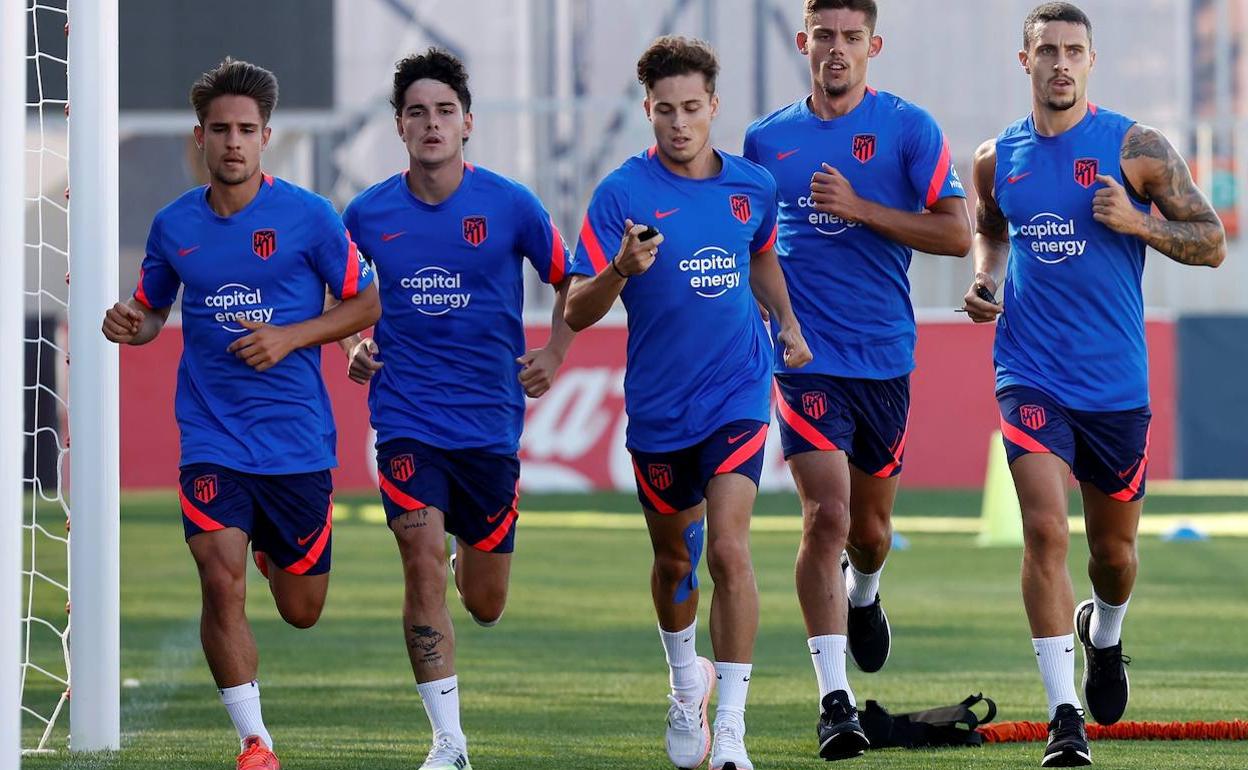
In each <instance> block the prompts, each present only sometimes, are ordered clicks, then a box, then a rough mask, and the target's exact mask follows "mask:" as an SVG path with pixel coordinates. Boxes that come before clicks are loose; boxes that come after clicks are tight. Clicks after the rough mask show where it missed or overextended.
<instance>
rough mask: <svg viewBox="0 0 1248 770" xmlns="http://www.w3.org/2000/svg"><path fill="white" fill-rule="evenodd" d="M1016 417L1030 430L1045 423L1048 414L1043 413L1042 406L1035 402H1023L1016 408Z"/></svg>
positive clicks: (1038, 427) (1039, 427)
mask: <svg viewBox="0 0 1248 770" xmlns="http://www.w3.org/2000/svg"><path fill="white" fill-rule="evenodd" d="M1018 419H1019V420H1021V421H1022V423H1023V425H1026V426H1027V427H1028V428H1031V429H1032V430H1040V429H1041V428H1043V427H1044V425H1045V423H1047V422H1048V421H1049V420H1048V416H1047V415H1046V414H1045V413H1044V407H1042V406H1036V405H1035V404H1024V405H1023V406H1020V407H1019V408H1018Z"/></svg>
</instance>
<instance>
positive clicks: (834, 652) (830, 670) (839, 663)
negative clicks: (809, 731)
mask: <svg viewBox="0 0 1248 770" xmlns="http://www.w3.org/2000/svg"><path fill="white" fill-rule="evenodd" d="M845 643H846V639H845V636H844V635H843V634H829V635H827V636H812V637H810V638H809V639H807V640H806V646H807V647H808V648H809V649H810V662H811V663H813V664H814V666H815V679H817V680H818V681H819V705H820V707H822V706H823V696H825V695H827V694H828V693H830V692H836V691H837V690H844V691H845V694H846V695H848V696H849V705H851V706H857V705H858V701H857V700H856V699H855V698H854V691H853V690H851V689H850V688H849V677H847V676H846V675H845Z"/></svg>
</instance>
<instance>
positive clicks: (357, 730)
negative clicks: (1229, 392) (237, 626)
mask: <svg viewBox="0 0 1248 770" xmlns="http://www.w3.org/2000/svg"><path fill="white" fill-rule="evenodd" d="M374 502H375V500H372V499H356V500H350V499H347V500H340V501H339V503H338V511H339V517H338V521H337V523H336V526H335V528H334V535H335V542H334V573H333V575H334V576H333V579H332V583H331V588H330V596H329V603H328V605H327V606H326V609H325V614H324V616H323V618H322V620H321V623H320V624H319V625H318V626H317V627H316V628H314V629H312V630H311V631H297V630H295V629H292V628H289V627H287V626H286V625H284V624H283V623H282V622H281V621H280V619H279V618H278V617H277V613H276V611H275V610H274V608H273V606H272V602H271V600H270V598H269V596H268V594H267V590H266V588H265V586H264V584H263V583H262V581H261V579H260V577H259V575H258V574H256V573H255V572H254V571H253V572H252V574H251V577H250V583H249V589H250V591H249V594H250V596H249V605H248V608H249V615H250V617H251V620H252V624H253V626H254V628H255V632H256V636H257V638H258V641H259V644H260V651H261V671H260V679H261V683H262V687H263V692H264V713H265V718H266V721H267V723H268V725H269V727H270V730H271V731H272V733H273V735H274V740H275V743H276V744H277V745H276V749H277V751H278V754H279V756H280V757H281V758H282V762H283V766H284V767H286V768H289V769H290V770H361V769H368V770H400V769H402V770H414V769H415V768H416V767H418V766H419V764H420V761H421V760H422V759H423V757H424V754H425V752H426V750H427V749H428V741H429V728H428V724H427V722H426V720H425V716H424V712H423V710H422V708H421V705H420V702H419V700H418V698H417V696H416V691H415V686H414V684H413V681H412V676H411V671H410V669H409V667H408V662H407V658H406V654H405V651H404V648H403V642H402V637H401V629H400V622H399V615H398V613H399V606H400V597H401V595H402V585H401V578H400V569H399V563H398V559H397V551H396V548H395V546H394V543H393V538H392V536H391V535H390V534H389V532H388V531H387V530H386V529H385V528H384V526H382V525H380V524H376V523H370V522H367V521H363V520H361V518H360V517H361V515H362V513H363V510H364V505H365V504H371V503H374ZM1246 503H1248V500H1245V499H1243V498H1238V499H1200V498H1162V497H1154V498H1150V502H1149V504H1148V505H1147V506H1146V510H1148V511H1152V512H1179V511H1190V512H1198V511H1200V510H1210V511H1228V510H1244V509H1245V508H1248V505H1246ZM634 506H635V500H634V499H633V498H632V497H631V496H629V495H592V496H570V497H548V496H538V495H530V496H528V497H527V498H525V499H524V500H523V501H522V515H521V519H520V527H521V528H520V531H519V534H518V540H517V544H518V550H517V554H516V558H515V566H514V571H513V578H512V588H511V598H510V603H509V605H508V609H507V613H506V615H505V617H504V618H503V622H502V623H501V624H500V625H499V626H498V627H497V628H493V629H482V628H478V627H477V626H475V625H474V624H473V623H472V622H471V621H470V620H469V619H468V618H467V616H466V614H465V613H464V611H463V609H462V607H460V606H459V605H458V602H457V601H456V600H455V597H454V594H453V591H452V594H451V596H450V598H449V601H450V602H451V606H452V614H453V617H454V619H455V623H456V633H457V636H458V649H457V659H458V665H457V668H458V671H459V675H460V684H461V687H462V692H463V698H462V703H463V721H464V727H465V730H466V732H467V734H468V737H469V741H470V744H469V748H470V753H471V758H472V761H473V766H474V767H476V768H478V770H488V769H489V768H507V770H538V769H539V768H540V769H542V770H548V769H551V770H553V769H558V770H615V769H618V770H625V769H627V770H637V769H638V768H656V769H662V768H669V767H670V765H669V764H668V762H667V759H666V756H665V754H664V751H663V739H662V734H663V724H664V716H665V713H666V701H665V698H664V695H665V694H666V691H667V674H666V667H665V665H664V662H663V653H662V648H661V647H660V645H659V642H658V636H657V634H656V632H655V620H654V614H653V609H652V607H651V605H650V600H649V591H648V568H649V547H648V541H647V538H646V535H645V532H644V529H643V528H642V526H641V523H640V521H639V520H638V522H637V526H634V527H631V528H628V527H624V528H615V529H598V528H579V529H560V528H555V527H537V526H532V527H529V528H525V526H524V517H523V512H524V511H525V510H529V511H558V510H579V511H584V510H602V511H618V512H628V511H633V510H634ZM795 510H796V502H795V500H794V498H792V497H791V496H788V495H767V496H764V497H763V498H761V499H760V501H759V506H758V515H760V516H771V515H792V514H793V513H794V512H795ZM977 510H978V494H977V493H970V492H967V493H958V492H941V493H934V492H921V491H903V494H902V497H901V499H900V500H899V502H898V506H897V511H898V513H899V514H905V515H907V516H915V515H940V516H950V515H955V516H956V515H969V514H971V513H973V512H975V511H977ZM1076 510H1077V508H1076ZM122 519H123V524H122V527H123V529H122V572H121V574H122V677H123V678H124V679H130V680H136V681H137V686H130V687H127V688H125V689H124V690H123V692H122V730H123V733H122V743H123V749H122V751H121V753H120V755H117V756H110V757H91V756H71V755H69V754H68V753H67V752H65V751H64V750H63V747H64V745H65V737H66V731H65V724H64V722H63V723H62V724H61V726H60V727H59V728H58V730H57V732H56V734H55V735H54V738H53V743H54V744H55V745H56V746H58V747H61V749H62V750H61V751H59V752H58V753H57V754H56V755H53V756H41V757H28V758H26V759H25V760H24V763H23V767H24V768H27V769H29V770H45V769H48V770H50V769H51V768H58V769H59V768H83V769H85V768H126V770H158V769H159V770H167V769H170V768H179V769H180V768H194V769H198V768H227V769H228V768H233V766H234V765H233V757H234V754H235V753H236V751H237V742H236V741H235V739H234V734H233V729H232V727H231V726H230V723H229V719H228V718H227V716H226V714H225V711H224V709H223V708H222V707H221V705H220V703H219V701H218V699H217V697H216V693H215V691H214V689H213V684H212V681H211V678H210V676H209V674H208V670H207V667H206V665H205V664H204V662H203V658H202V655H201V653H200V650H199V640H198V612H199V589H198V585H197V582H196V580H195V572H194V567H193V564H192V562H191V560H190V557H189V555H188V553H187V551H186V548H185V545H184V544H183V542H182V534H181V532H182V529H181V523H180V521H179V517H178V511H177V504H176V499H175V498H174V496H173V495H170V494H160V495H129V496H126V497H125V498H124V499H123V515H122ZM760 530H761V528H760ZM796 537H797V535H796V533H795V532H780V531H756V532H755V533H754V535H753V552H754V561H755V568H756V572H757V575H758V584H759V589H760V591H761V599H762V624H761V629H760V633H759V638H758V647H757V652H756V658H755V670H754V677H753V682H752V686H751V690H750V700H749V708H748V711H747V722H748V725H749V734H748V736H747V745H748V746H749V748H750V752H751V756H752V758H753V759H754V762H755V765H756V766H757V767H758V768H759V770H764V768H776V769H783V770H801V769H803V768H810V769H813V768H819V767H825V766H826V763H824V762H822V761H820V760H818V759H816V758H815V757H814V722H815V717H816V702H815V701H816V695H817V693H816V692H815V682H814V673H813V671H812V669H811V665H810V662H809V655H808V653H807V652H806V647H805V633H804V632H803V629H802V625H801V619H800V616H799V614H798V609H797V602H796V599H795V597H794V592H793V580H792V571H793V559H794V553H795V548H796ZM908 537H909V539H910V544H911V547H910V548H909V550H906V551H900V552H894V554H893V555H892V556H891V557H890V559H889V563H888V567H887V570H886V572H885V577H884V583H883V587H882V593H883V597H884V601H885V606H886V608H887V609H888V612H889V616H890V619H891V622H892V626H893V633H894V641H893V653H892V657H891V659H890V660H889V663H888V665H887V666H886V667H885V669H884V671H882V672H881V673H878V674H873V675H864V674H861V673H858V672H857V671H854V670H851V672H850V678H851V681H852V683H853V686H854V688H855V691H856V692H857V695H858V698H859V701H860V702H863V701H865V700H866V699H867V698H874V699H877V700H879V701H881V702H882V703H883V704H885V706H887V707H888V708H889V709H890V710H892V711H894V712H902V711H909V710H913V709H918V708H925V707H932V706H938V705H945V704H949V703H953V702H955V701H957V700H960V699H961V698H963V697H965V696H966V695H968V694H970V693H975V692H980V691H982V692H983V693H984V694H986V695H988V696H989V697H992V698H994V699H995V700H996V701H997V703H998V704H999V705H1000V707H1001V713H1000V716H999V719H1001V720H1015V719H1026V720H1036V719H1040V718H1042V717H1043V710H1044V694H1043V691H1042V688H1041V686H1040V681H1039V677H1038V675H1037V672H1036V665H1035V663H1034V660H1033V659H1034V656H1033V654H1032V652H1031V647H1030V644H1029V641H1028V637H1029V634H1028V630H1027V625H1026V621H1025V619H1024V616H1023V610H1022V603H1021V600H1020V596H1019V588H1018V577H1017V576H1018V563H1019V551H1018V549H1013V548H1004V549H981V548H977V547H976V546H975V545H974V543H973V538H971V537H969V536H967V535H965V534H962V535H940V534H911V535H908ZM39 548H40V553H39V558H40V565H41V566H46V567H47V568H48V569H49V570H50V571H54V568H55V566H56V559H57V553H56V549H55V548H52V547H48V546H39ZM1086 554H1087V548H1086V545H1084V544H1082V543H1081V542H1078V541H1076V542H1075V543H1074V544H1073V546H1072V549H1071V559H1070V564H1071V571H1072V574H1073V575H1074V577H1075V585H1076V590H1077V594H1078V595H1079V596H1085V595H1087V594H1088V591H1089V588H1088V581H1087V577H1086V573H1085V569H1084V563H1085V560H1086ZM1246 554H1248V540H1245V539H1235V538H1222V539H1214V540H1211V541H1208V542H1198V543H1163V542H1161V540H1160V539H1159V538H1157V537H1144V538H1142V540H1141V543H1140V556H1141V564H1142V568H1141V572H1140V580H1139V583H1138V585H1137V588H1136V593H1135V596H1134V598H1133V600H1132V605H1131V612H1130V615H1129V617H1128V619H1127V623H1126V628H1125V639H1126V651H1127V652H1128V654H1130V655H1131V656H1132V657H1133V658H1134V659H1135V662H1134V664H1133V665H1132V667H1131V669H1130V671H1131V679H1132V700H1131V706H1130V708H1129V710H1128V712H1127V719H1133V720H1164V721H1170V720H1221V719H1237V718H1238V719H1243V718H1248V694H1246V693H1248V666H1245V660H1246V658H1245V654H1244V649H1245V647H1244V637H1245V630H1248V602H1245V600H1244V597H1245V596H1246V595H1248V590H1246V589H1248V558H1245V555H1246ZM61 558H62V559H63V557H61ZM61 574H63V572H62V573H61ZM703 577H704V581H703V586H704V590H703V595H702V608H701V611H700V613H699V614H700V616H701V622H700V624H699V625H700V632H699V637H700V638H699V650H700V651H701V652H702V653H703V654H705V655H708V656H709V655H710V644H709V639H708V637H707V631H706V629H707V612H708V610H709V601H710V592H709V591H708V590H705V589H706V588H707V587H708V586H709V579H706V578H705V565H703ZM38 595H40V596H41V597H42V596H52V594H50V593H47V592H41V593H39V594H38ZM41 601H42V602H43V604H44V605H45V606H42V607H41V608H40V613H43V614H46V615H50V616H55V614H56V612H57V611H58V608H57V607H55V606H51V605H53V604H54V599H51V598H48V599H41ZM61 601H63V599H61ZM60 611H62V612H63V608H60ZM37 643H38V640H36V646H37ZM46 653H47V650H44V651H42V653H41V654H46ZM132 684H134V683H132ZM52 697H54V695H53V688H51V687H50V686H48V685H45V684H41V683H36V682H33V681H32V686H31V692H30V693H28V698H27V699H28V700H29V701H33V702H40V701H43V702H46V701H47V700H48V699H49V698H52ZM67 721H68V720H65V722H67ZM23 727H24V730H25V733H26V736H25V737H26V739H27V743H29V742H30V740H31V739H32V738H33V734H34V732H35V724H34V723H33V720H27V721H26V722H24V724H23ZM1041 748H1042V747H1041V745H1040V744H1021V745H1018V744H1016V745H1006V746H992V747H985V748H983V749H956V750H941V751H899V750H886V751H880V752H873V753H869V754H868V755H867V756H866V757H865V758H861V759H857V760H851V761H849V762H846V763H842V764H841V765H840V766H843V767H846V768H851V767H863V768H1017V767H1036V766H1038V764H1039V758H1040V752H1041ZM1093 758H1094V760H1095V762H1096V765H1097V766H1101V767H1107V768H1139V769H1140V770H1144V769H1145V768H1147V769H1148V770H1155V769H1156V768H1175V769H1178V768H1184V769H1185V768H1246V767H1248V744H1246V743H1244V742H1222V743H1213V742H1210V743H1200V742H1175V743H1144V742H1101V743H1094V744H1093Z"/></svg>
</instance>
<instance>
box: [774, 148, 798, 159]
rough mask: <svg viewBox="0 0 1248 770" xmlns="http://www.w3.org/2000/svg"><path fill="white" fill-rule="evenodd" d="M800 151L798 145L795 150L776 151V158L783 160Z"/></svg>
mask: <svg viewBox="0 0 1248 770" xmlns="http://www.w3.org/2000/svg"><path fill="white" fill-rule="evenodd" d="M801 151H802V148H801V147H798V148H797V149H796V150H788V151H787V152H778V153H776V160H784V159H785V158H788V157H790V156H793V155H796V154H797V153H799V152H801Z"/></svg>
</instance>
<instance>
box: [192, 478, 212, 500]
mask: <svg viewBox="0 0 1248 770" xmlns="http://www.w3.org/2000/svg"><path fill="white" fill-rule="evenodd" d="M193 491H194V493H195V499H196V500H198V501H200V502H201V503H203V504H204V505H207V504H208V503H211V502H212V501H213V500H215V499H216V498H217V475H216V474H215V473H213V474H209V475H207V476H200V477H199V478H197V479H195V484H194V490H193Z"/></svg>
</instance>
